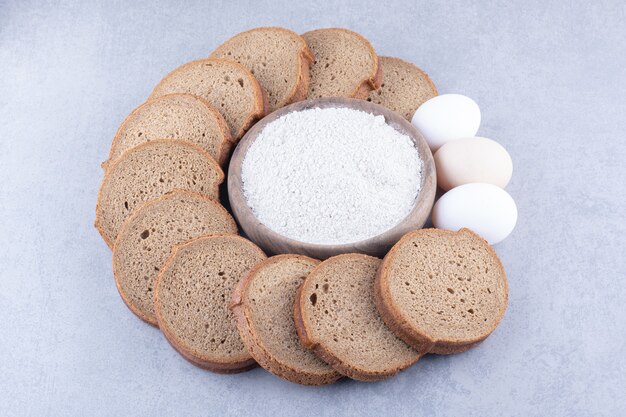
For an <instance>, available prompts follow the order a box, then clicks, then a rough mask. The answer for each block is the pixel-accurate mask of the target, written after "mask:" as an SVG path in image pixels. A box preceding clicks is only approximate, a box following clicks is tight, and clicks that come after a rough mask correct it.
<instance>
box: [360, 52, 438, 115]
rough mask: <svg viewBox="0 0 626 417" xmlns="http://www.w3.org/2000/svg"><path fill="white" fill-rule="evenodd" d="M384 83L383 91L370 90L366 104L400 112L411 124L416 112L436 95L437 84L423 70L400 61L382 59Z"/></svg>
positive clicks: (396, 59)
mask: <svg viewBox="0 0 626 417" xmlns="http://www.w3.org/2000/svg"><path fill="white" fill-rule="evenodd" d="M379 59H380V66H381V67H382V71H383V74H385V80H384V82H383V83H382V84H381V85H380V88H379V89H377V90H374V91H370V93H369V97H368V99H367V101H371V102H372V103H376V104H380V105H382V106H384V107H387V108H388V109H391V110H393V111H395V112H398V113H400V114H401V115H402V116H403V117H404V118H405V119H407V120H408V121H411V118H412V117H413V114H414V113H415V110H417V108H418V107H419V106H420V105H421V104H422V103H424V102H425V101H426V100H429V99H431V98H433V97H435V96H436V95H437V89H436V88H435V84H433V82H432V81H431V79H430V78H429V77H428V74H426V73H425V72H424V71H422V70H421V69H419V68H418V67H416V66H415V65H413V64H411V63H409V62H406V61H403V60H401V59H399V58H391V57H388V56H381V57H379Z"/></svg>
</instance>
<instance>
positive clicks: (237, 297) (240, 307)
mask: <svg viewBox="0 0 626 417" xmlns="http://www.w3.org/2000/svg"><path fill="white" fill-rule="evenodd" d="M285 258H290V259H294V258H295V259H300V260H303V261H307V262H311V263H315V264H319V263H320V261H318V260H317V259H313V258H309V257H307V256H303V255H291V254H286V255H276V256H272V257H271V258H268V259H266V260H265V261H263V262H261V263H260V264H258V265H256V266H255V267H254V268H253V269H252V270H250V272H248V274H247V275H246V276H244V277H243V278H242V279H241V280H240V281H239V283H238V284H237V286H236V287H235V290H234V291H233V296H232V299H231V303H230V306H229V307H230V309H231V310H232V311H233V313H234V314H235V317H236V319H237V329H238V330H239V334H240V335H241V339H242V340H243V343H244V345H245V346H246V349H248V352H249V353H250V354H251V355H252V357H253V358H254V359H255V360H256V361H257V362H258V363H259V364H260V365H261V366H262V367H263V368H264V369H266V370H267V371H269V372H271V373H272V374H274V375H276V376H278V377H280V378H283V379H285V380H287V381H290V382H294V383H296V384H302V385H325V384H331V383H333V382H335V381H337V380H338V379H340V378H341V377H342V375H341V374H339V373H338V372H327V373H324V374H316V373H311V372H307V371H306V370H303V369H295V368H293V367H291V366H289V365H288V364H285V363H283V362H281V361H279V360H278V359H277V358H276V357H275V356H274V355H273V354H272V353H271V352H270V351H269V350H268V349H267V348H266V347H265V346H264V344H263V342H262V341H261V339H260V337H259V336H258V334H257V333H256V331H255V328H254V325H253V324H252V320H251V319H250V312H249V309H248V307H247V306H246V305H245V304H244V299H245V294H246V292H247V291H248V288H249V286H250V283H251V282H252V281H253V279H254V277H255V276H256V273H257V272H258V271H260V270H261V269H262V268H264V267H265V266H267V265H269V264H273V263H276V262H277V261H280V260H282V259H285ZM294 304H296V303H294Z"/></svg>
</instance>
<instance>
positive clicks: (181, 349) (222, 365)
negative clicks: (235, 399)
mask: <svg viewBox="0 0 626 417" xmlns="http://www.w3.org/2000/svg"><path fill="white" fill-rule="evenodd" d="M219 237H229V238H234V239H238V240H241V241H242V242H245V243H246V244H251V245H252V246H254V248H255V249H256V250H257V251H258V252H259V253H260V254H262V255H263V256H265V253H264V252H263V251H262V250H261V249H260V248H259V247H258V246H256V245H255V244H254V243H252V242H250V241H249V240H247V239H245V238H243V237H241V236H238V235H229V234H224V233H215V234H208V235H204V236H198V237H196V238H194V239H191V240H188V241H187V242H185V243H182V244H180V245H176V246H174V248H173V249H172V253H171V254H170V256H169V258H168V259H167V261H165V263H164V264H163V268H161V272H159V275H158V276H157V281H156V285H155V292H154V311H155V314H156V318H157V322H158V325H159V328H160V329H161V331H162V332H163V335H164V336H165V338H166V339H167V341H168V342H169V343H170V345H172V347H173V348H174V349H175V350H176V351H177V352H178V353H180V354H181V356H183V357H184V358H185V359H187V360H188V361H189V362H191V363H192V364H194V365H196V366H198V367H200V368H203V369H206V370H208V371H212V372H217V373H221V374H235V373H239V372H244V371H247V370H250V369H252V368H254V367H256V365H257V363H256V361H255V360H254V359H253V358H252V356H251V355H250V354H249V353H248V354H247V355H241V357H240V358H237V359H236V360H226V361H222V362H218V361H215V360H211V359H209V358H206V357H202V354H200V353H199V352H194V351H193V350H192V349H191V348H189V347H187V346H185V343H184V342H183V341H182V340H180V338H178V337H177V336H176V335H175V334H174V333H173V332H172V331H171V330H170V329H169V328H168V327H167V326H166V325H165V322H164V318H163V315H162V312H161V306H160V305H159V287H160V282H161V278H162V277H163V274H164V273H165V271H166V270H167V269H168V267H169V266H170V264H171V263H172V262H173V260H174V259H175V257H176V254H177V253H178V251H179V250H180V249H181V248H183V247H185V246H187V245H190V244H193V243H194V242H196V241H198V240H201V239H211V238H219Z"/></svg>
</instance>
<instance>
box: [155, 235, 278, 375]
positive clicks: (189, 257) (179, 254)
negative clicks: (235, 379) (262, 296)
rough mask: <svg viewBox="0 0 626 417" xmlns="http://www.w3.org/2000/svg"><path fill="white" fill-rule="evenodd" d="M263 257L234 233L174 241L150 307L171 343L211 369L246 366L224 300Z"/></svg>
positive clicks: (233, 369)
mask: <svg viewBox="0 0 626 417" xmlns="http://www.w3.org/2000/svg"><path fill="white" fill-rule="evenodd" d="M265 258H266V256H265V254H264V253H263V252H262V251H261V249H259V248H258V247H257V246H255V245H254V244H253V243H252V242H250V241H248V240H246V239H244V238H242V237H240V236H236V235H209V236H203V237H199V238H196V239H194V240H191V241H189V242H187V243H184V244H182V245H180V246H176V247H175V248H174V250H173V252H172V255H171V256H170V257H169V259H168V260H167V261H166V263H165V265H164V266H163V269H162V271H161V273H160V274H159V276H158V278H157V284H156V294H155V299H154V303H155V312H156V317H157V321H158V323H159V327H160V328H161V330H162V331H163V334H164V335H165V337H166V338H167V340H168V341H169V342H170V343H171V344H172V346H173V347H174V348H175V349H176V350H177V351H178V352H179V353H180V354H181V355H183V356H184V357H185V358H186V359H187V360H189V361H190V362H192V363H194V364H196V365H198V366H200V367H202V368H205V369H209V370H211V371H214V372H220V373H234V372H241V371H244V370H247V369H250V368H251V367H253V366H254V364H255V362H254V359H252V357H251V356H250V354H249V353H248V351H247V350H246V348H245V346H244V345H243V343H242V341H241V338H240V337H239V332H238V331H237V325H236V323H235V317H234V314H233V313H232V311H230V309H229V308H228V302H229V300H230V296H231V294H232V292H233V289H234V287H235V285H236V284H237V282H238V281H239V280H240V279H241V278H242V277H243V276H244V275H246V274H247V273H248V272H249V271H250V269H252V268H253V267H254V266H255V265H256V264H258V263H259V262H261V261H263V260H264V259H265Z"/></svg>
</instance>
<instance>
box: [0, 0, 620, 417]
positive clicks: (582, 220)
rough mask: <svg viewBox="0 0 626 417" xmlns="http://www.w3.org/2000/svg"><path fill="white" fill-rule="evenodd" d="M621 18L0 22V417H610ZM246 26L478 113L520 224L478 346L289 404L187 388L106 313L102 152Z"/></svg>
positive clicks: (252, 394)
mask: <svg viewBox="0 0 626 417" xmlns="http://www.w3.org/2000/svg"><path fill="white" fill-rule="evenodd" d="M625 18H626V6H624V3H623V2H622V1H617V0H616V1H594V2H575V1H556V0H554V1H536V0H527V1H493V2H483V1H469V2H456V1H454V2H429V1H421V0H420V1H415V0H411V1H408V0H406V1H386V2H381V1H373V0H372V1H336V2H329V3H327V4H323V3H322V2H317V1H306V2H292V1H286V0H278V1H273V2H267V3H264V2H261V1H249V2H248V1H246V2H236V1H206V0H205V1H195V2H189V3H187V4H183V2H179V1H176V2H151V1H137V2H128V1H119V0H117V1H106V2H105V1H89V2H82V3H81V2H67V1H51V0H50V1H40V2H33V1H12V0H3V1H0V132H1V139H0V334H1V335H2V336H1V337H0V398H1V400H0V415H2V416H87V415H88V416H121V415H124V416H135V415H136V416H155V415H161V416H181V415H186V416H191V415H219V416H230V415H271V416H274V417H278V416H293V415H318V416H344V415H346V416H348V415H354V416H380V415H387V414H388V415H393V416H417V415H425V416H435V415H441V416H462V415H463V416H465V415H467V416H492V415H493V416H496V415H507V416H546V415H550V416H574V415H584V416H590V415H594V416H596V415H597V416H617V415H623V413H624V412H625V410H626V395H624V392H626V377H625V375H624V372H625V369H626V345H625V342H626V331H625V326H624V322H625V319H626V317H625V316H626V288H625V284H624V283H625V281H626V243H625V238H624V236H625V235H626V214H625V213H626V186H625V184H624V182H625V180H626V163H625V162H624V161H625V158H626V140H625V139H624V135H625V132H626V104H625V103H626V76H625V72H624V68H626V41H625V39H626V25H624V20H625ZM260 25H281V26H287V27H290V28H292V29H294V30H296V31H299V32H303V31H306V30H308V29H313V28H317V27H329V26H342V27H347V28H350V29H353V30H356V31H358V32H361V33H362V34H363V35H365V36H366V37H368V38H369V39H370V40H371V41H372V43H373V45H374V46H375V48H376V50H377V51H378V52H379V53H380V54H381V55H391V56H398V57H401V58H404V59H407V60H410V61H412V62H414V63H416V64H418V65H419V66H421V67H422V68H423V69H425V70H426V71H427V72H428V73H429V74H430V75H431V76H432V78H433V79H434V81H435V83H436V84H437V86H438V88H439V90H440V92H441V93H446V92H458V93H463V94H467V95H469V96H471V97H473V98H474V99H475V100H476V101H477V102H478V103H479V104H480V106H481V108H482V111H483V123H482V126H481V129H480V132H479V133H480V134H481V135H483V136H487V137H490V138H493V139H496V140H498V141H500V142H501V143H502V144H504V145H505V146H506V147H507V148H508V149H509V151H510V153H511V155H512V157H513V161H514V165H515V171H514V175H513V180H512V182H511V184H510V185H509V187H508V190H509V191H510V193H511V194H512V195H513V197H514V198H515V199H516V200H517V204H518V207H519V213H520V216H519V223H518V226H517V229H516V230H515V231H514V233H513V234H512V236H511V237H510V238H509V239H507V240H506V241H504V242H503V243H501V244H499V245H497V247H496V250H497V252H498V254H499V255H500V256H501V259H502V261H503V263H504V265H505V267H506V269H507V272H508V278H509V287H510V302H509V307H508V310H507V312H506V315H505V317H504V320H503V321H502V323H501V325H500V327H499V328H498V329H497V330H496V331H495V333H494V334H493V335H492V336H491V337H490V338H489V339H488V340H487V341H486V342H485V343H484V344H482V345H480V346H479V347H477V348H476V349H474V350H471V351H469V352H466V353H463V354H459V355H455V356H429V357H426V358H424V359H423V360H421V361H419V362H418V363H417V364H416V365H415V366H414V367H412V368H411V369H409V370H407V371H405V372H402V373H401V374H399V375H398V376H397V377H395V378H392V379H390V380H388V381H384V382H379V383H371V384H366V383H359V382H353V381H344V382H341V383H339V384H337V385H333V386H328V387H322V388H310V387H309V388H307V387H301V386H297V385H294V384H290V383H287V382H284V381H282V380H280V379H278V378H276V377H274V376H272V375H270V374H268V373H266V372H264V371H263V370H262V369H256V370H253V371H251V372H248V373H244V374H240V375H235V376H221V375H215V374H212V373H209V372H206V371H203V370H200V369H197V368H195V367H193V366H192V365H190V364H189V363H187V362H185V361H184V360H183V359H181V358H180V357H179V356H178V355H177V354H176V353H175V352H174V351H173V350H172V349H171V348H170V346H169V345H168V344H167V343H166V341H165V340H164V339H163V337H162V335H161V334H160V333H159V331H158V330H157V329H155V328H152V327H150V326H147V325H145V324H144V323H142V322H140V321H139V320H138V319H137V318H135V316H133V315H132V314H131V313H130V312H129V311H128V310H127V308H126V307H125V306H124V304H123V303H122V301H121V299H120V297H119V296H118V294H117V291H116V289H115V284H114V281H113V278H112V273H111V254H110V251H109V249H108V248H107V247H106V245H105V244H104V243H103V241H102V240H101V239H100V237H99V235H98V233H97V232H96V230H95V229H94V227H93V221H94V211H95V209H94V208H95V202H96V193H97V189H98V185H99V183H100V180H101V178H102V171H101V168H100V162H101V161H103V160H104V159H105V158H106V156H107V152H108V148H109V143H110V140H111V138H112V137H113V135H114V133H115V130H116V128H117V126H118V125H119V123H120V122H121V121H122V119H123V118H124V116H125V115H126V114H127V113H128V112H129V111H131V110H132V109H133V108H134V107H136V106H137V105H138V104H140V103H141V102H142V101H143V100H144V99H145V98H146V97H147V96H148V94H149V93H150V91H151V89H152V87H153V86H154V85H155V84H156V83H157V82H158V81H159V79H160V78H161V77H162V76H163V75H165V74H166V73H167V72H168V71H170V70H171V69H173V68H174V67H176V66H178V65H179V64H182V63H184V62H186V61H188V60H191V59H196V58H200V57H205V56H207V55H208V54H209V53H210V52H211V50H212V49H213V48H214V47H216V46H217V45H218V44H219V43H220V42H222V41H223V40H225V39H226V38H228V37H229V36H231V35H233V34H235V33H237V32H239V31H241V30H244V29H247V28H250V27H254V26H260Z"/></svg>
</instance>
